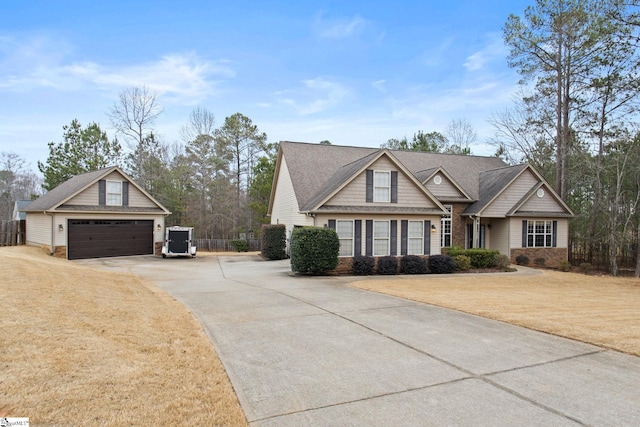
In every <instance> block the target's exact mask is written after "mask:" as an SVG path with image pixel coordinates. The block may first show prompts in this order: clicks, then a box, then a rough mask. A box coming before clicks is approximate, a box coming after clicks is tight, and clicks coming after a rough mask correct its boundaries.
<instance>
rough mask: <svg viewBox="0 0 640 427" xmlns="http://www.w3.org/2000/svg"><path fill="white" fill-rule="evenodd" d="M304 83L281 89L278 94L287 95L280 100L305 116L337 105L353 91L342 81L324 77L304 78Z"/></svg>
mask: <svg viewBox="0 0 640 427" xmlns="http://www.w3.org/2000/svg"><path fill="white" fill-rule="evenodd" d="M302 83H303V84H304V87H302V88H296V89H292V90H287V91H281V92H278V93H277V94H276V95H286V97H282V98H280V99H279V100H278V102H280V103H281V104H285V105H289V106H291V107H292V108H294V109H295V110H296V111H297V113H298V114H300V115H303V116H304V115H309V114H315V113H319V112H322V111H324V110H327V109H329V108H331V107H333V106H336V105H338V104H340V103H341V102H342V101H343V100H344V99H345V98H347V97H348V96H349V95H350V93H351V90H350V89H349V88H348V87H347V86H345V85H343V84H342V83H338V82H334V81H331V80H329V79H327V78H324V77H317V78H315V79H309V80H304V81H303V82H302Z"/></svg>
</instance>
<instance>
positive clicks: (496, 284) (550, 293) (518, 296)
mask: <svg viewBox="0 0 640 427" xmlns="http://www.w3.org/2000/svg"><path fill="white" fill-rule="evenodd" d="M532 273H539V274H533V275H523V276H519V275H515V273H499V274H478V275H476V274H456V275H442V276H438V275H428V276H395V277H392V278H390V277H384V278H383V277H375V278H371V279H366V280H363V281H358V282H354V283H352V284H351V285H352V286H354V287H357V288H361V289H366V290H371V291H375V292H381V293H385V294H389V295H395V296H398V297H402V298H407V299H410V300H414V301H419V302H424V303H427V304H433V305H437V306H441V307H447V308H451V309H454V310H459V311H463V312H466V313H471V314H476V315H478V316H483V317H488V318H491V319H496V320H501V321H504V322H508V323H512V324H514V325H520V326H524V327H526V328H530V329H535V330H538V331H543V332H548V333H550V334H554V335H559V336H563V337H567V338H571V339H575V340H579V341H583V342H587V343H591V344H595V345H598V346H602V347H606V348H611V349H614V350H619V351H622V352H625V353H630V354H634V355H637V356H638V355H640V280H639V279H634V278H622V277H609V276H586V275H583V274H577V273H563V272H558V271H553V270H540V271H537V270H536V271H532Z"/></svg>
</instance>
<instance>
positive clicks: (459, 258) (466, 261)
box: [452, 255, 471, 271]
mask: <svg viewBox="0 0 640 427" xmlns="http://www.w3.org/2000/svg"><path fill="white" fill-rule="evenodd" d="M452 258H453V261H454V262H455V263H456V270H458V271H464V270H469V269H470V268H471V258H469V257H468V256H466V255H456V256H453V257H452Z"/></svg>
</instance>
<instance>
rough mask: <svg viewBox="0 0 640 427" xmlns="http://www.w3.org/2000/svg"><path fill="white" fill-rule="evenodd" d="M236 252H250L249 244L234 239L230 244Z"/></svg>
mask: <svg viewBox="0 0 640 427" xmlns="http://www.w3.org/2000/svg"><path fill="white" fill-rule="evenodd" d="M229 244H230V245H231V247H232V248H233V249H234V250H235V251H236V252H249V242H247V241H246V240H243V239H234V240H232V241H230V242H229Z"/></svg>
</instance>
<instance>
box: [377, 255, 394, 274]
mask: <svg viewBox="0 0 640 427" xmlns="http://www.w3.org/2000/svg"><path fill="white" fill-rule="evenodd" d="M378 274H398V258H396V257H394V256H383V257H380V258H378Z"/></svg>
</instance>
